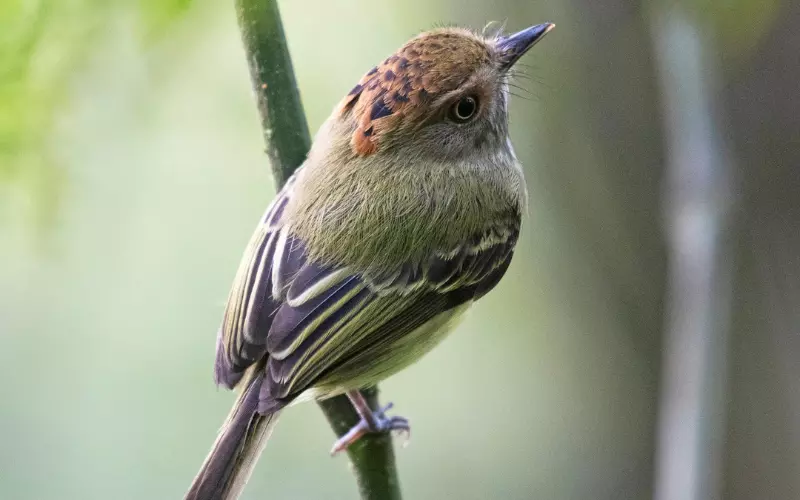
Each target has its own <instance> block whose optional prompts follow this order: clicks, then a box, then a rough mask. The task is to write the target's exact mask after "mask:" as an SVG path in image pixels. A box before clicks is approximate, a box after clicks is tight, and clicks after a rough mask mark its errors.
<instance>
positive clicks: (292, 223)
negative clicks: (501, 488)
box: [185, 23, 555, 500]
mask: <svg viewBox="0 0 800 500" xmlns="http://www.w3.org/2000/svg"><path fill="white" fill-rule="evenodd" d="M554 26H555V25H554V24H552V23H544V24H537V25H535V26H531V27H529V28H527V29H524V30H522V31H519V32H517V33H514V34H510V35H503V34H501V33H494V34H485V33H478V32H475V31H472V30H469V29H466V28H459V27H446V28H437V29H434V30H431V31H427V32H423V33H421V34H419V35H417V36H415V37H413V38H412V39H410V40H409V41H407V42H406V43H405V44H404V45H402V46H401V47H400V48H399V49H398V50H397V51H396V52H395V53H394V54H392V55H390V56H389V57H387V58H386V59H385V60H384V61H383V62H382V63H380V64H378V65H376V66H375V67H373V68H372V69H370V70H369V71H368V72H367V73H366V74H365V75H364V76H363V77H362V78H361V79H360V81H359V82H358V83H357V84H356V85H355V87H353V88H352V90H350V91H349V92H348V93H347V95H346V96H345V97H344V98H343V99H342V100H341V101H340V102H339V103H338V104H337V105H336V106H335V107H334V109H333V112H332V113H331V115H330V117H329V118H328V119H327V120H326V121H325V122H324V123H323V124H322V125H321V127H320V129H319V130H318V132H317V133H316V135H315V137H314V141H313V144H312V146H311V149H310V151H309V153H308V155H307V157H306V160H305V161H304V162H303V164H302V165H301V166H300V167H299V168H298V169H297V170H296V172H295V173H294V174H293V175H292V176H291V177H290V178H289V179H288V181H287V182H286V184H285V185H284V187H283V188H282V189H281V190H280V192H279V193H278V194H277V196H276V197H275V198H274V200H273V201H272V203H271V204H270V205H269V207H268V208H267V210H266V213H265V215H264V216H263V218H262V219H260V221H259V223H258V225H257V228H256V230H255V232H254V234H253V236H252V238H251V240H250V242H249V243H248V246H247V248H246V250H245V252H244V255H243V257H242V260H241V264H240V265H239V268H238V271H237V272H236V275H235V278H234V283H233V286H232V288H231V291H230V294H229V296H228V301H227V305H226V307H225V311H224V315H223V320H222V324H221V327H220V329H219V332H218V335H217V345H216V358H215V362H214V375H215V381H216V383H217V384H218V385H221V386H224V387H226V388H236V389H238V391H239V395H238V398H237V400H236V402H235V404H234V406H233V409H232V410H231V412H230V414H229V415H228V417H227V420H226V421H225V423H224V424H223V426H222V428H221V429H220V431H219V433H218V436H217V439H216V441H215V443H214V445H213V447H212V449H211V451H210V453H209V454H208V456H207V457H206V459H205V461H204V463H203V465H202V467H201V469H200V471H199V473H198V474H197V476H196V477H195V479H194V481H193V482H192V484H191V486H190V489H189V491H188V493H187V494H186V497H185V498H186V499H187V500H230V499H235V498H238V497H239V495H240V494H241V492H242V490H243V488H244V486H245V484H246V482H247V481H248V479H249V477H250V475H251V473H252V470H253V467H254V465H255V463H256V460H257V459H258V457H259V455H260V454H261V452H262V451H263V449H264V447H265V445H266V442H267V440H268V438H269V436H270V434H271V432H272V429H273V428H274V426H275V423H276V422H277V420H278V416H279V415H280V413H281V411H282V410H283V409H284V408H286V407H287V406H289V405H293V404H296V403H298V402H302V401H309V400H319V399H324V398H328V397H332V396H336V395H341V394H346V395H347V396H348V397H349V399H350V401H351V402H352V403H353V406H354V408H355V410H356V411H357V412H358V414H359V416H360V418H361V420H360V422H359V423H358V424H357V425H356V426H355V427H354V428H353V429H351V431H350V432H348V433H347V434H345V435H344V436H343V437H341V438H340V439H339V440H338V441H337V442H336V443H335V445H334V449H333V451H334V452H336V451H341V450H343V449H345V448H347V447H348V446H349V445H350V444H352V443H353V442H355V441H356V440H357V439H359V438H360V437H361V436H363V435H364V434H367V433H371V432H390V431H400V432H404V431H405V432H408V431H410V426H409V422H408V420H407V419H405V418H402V417H399V416H395V417H389V416H387V415H386V410H387V408H383V409H379V410H376V411H373V410H372V409H370V407H369V406H368V404H367V403H366V401H365V400H364V397H363V395H362V394H361V392H360V391H359V390H360V389H363V388H366V387H370V386H372V385H375V384H377V383H378V382H380V381H382V380H384V379H385V378H387V377H389V376H391V375H393V374H395V373H397V372H398V371H400V370H402V369H403V368H405V367H407V366H409V365H411V364H412V363H414V362H415V361H416V360H418V359H419V358H420V357H421V356H422V355H424V354H425V353H427V352H428V351H430V350H431V349H432V348H433V347H434V346H436V345H437V344H438V343H439V342H440V341H441V340H442V339H443V338H444V337H445V336H446V335H447V334H448V333H449V332H450V331H451V330H452V329H453V327H454V326H455V325H456V324H457V322H458V320H459V319H460V318H461V317H462V316H463V314H464V312H465V311H466V310H467V309H469V308H470V306H471V305H472V304H473V303H474V302H475V301H477V300H478V299H480V298H481V297H483V296H484V295H486V294H487V293H488V292H489V291H490V290H492V289H493V288H494V287H495V286H496V285H497V284H498V282H499V281H500V279H501V278H502V277H503V275H504V274H505V273H506V270H507V269H508V267H509V264H510V262H511V259H512V256H513V253H514V247H515V244H516V242H517V239H518V237H519V232H520V227H521V223H522V216H523V214H524V212H525V210H526V206H527V188H526V184H525V179H524V177H523V171H522V167H521V166H520V164H519V162H518V160H517V158H516V155H515V153H514V149H513V147H512V144H511V141H510V138H509V129H508V104H509V79H510V78H512V77H513V70H512V68H513V67H514V65H515V63H516V62H517V61H518V60H519V59H520V58H521V57H522V55H524V54H525V53H526V52H527V51H528V49H530V48H531V47H532V46H533V45H534V44H535V43H537V42H538V41H539V40H541V39H542V37H543V36H545V35H546V34H547V33H548V32H549V31H550V30H551V29H552V28H553V27H554Z"/></svg>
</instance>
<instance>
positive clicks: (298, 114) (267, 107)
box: [236, 0, 400, 500]
mask: <svg viewBox="0 0 800 500" xmlns="http://www.w3.org/2000/svg"><path fill="white" fill-rule="evenodd" d="M236 14H237V17H238V20H239V27H240V29H241V31H242V39H243V41H244V47H245V52H246V54H247V61H248V65H249V67H250V76H251V78H252V82H253V89H254V91H255V95H256V100H257V103H258V110H259V113H260V115H261V126H262V129H263V132H264V141H265V143H266V146H267V154H268V156H269V159H270V164H271V165H272V171H273V175H274V176H275V182H276V184H277V185H278V186H282V185H283V184H284V183H285V182H286V180H287V179H288V178H289V177H290V176H291V175H292V173H293V172H294V170H295V169H297V167H299V166H300V165H301V164H302V163H303V160H305V157H306V154H307V153H308V150H309V148H310V147H311V137H310V136H309V132H308V124H307V123H306V117H305V114H304V113H303V106H302V103H301V102H300V93H299V91H298V88H297V83H296V81H295V77H294V71H293V69H292V61H291V58H290V56H289V50H288V47H287V45H286V37H285V35H284V32H283V25H282V24H281V19H280V14H279V12H278V6H277V0H236ZM364 396H365V397H366V399H367V402H368V403H369V404H370V407H372V408H378V390H377V388H371V389H368V390H365V391H364ZM319 404H320V406H321V407H322V410H323V412H324V413H325V416H326V417H327V419H328V421H329V422H330V424H331V427H332V428H333V430H334V432H336V435H337V436H341V435H343V434H344V433H345V432H347V431H348V430H349V429H350V428H351V427H352V426H354V425H355V424H356V423H358V420H359V418H358V415H357V414H356V412H355V410H354V409H353V406H352V405H351V404H350V401H349V400H348V399H347V397H346V396H338V397H336V398H332V399H329V400H326V401H322V402H320V403H319ZM347 454H348V456H349V457H350V461H351V463H352V464H353V471H354V473H355V476H356V480H357V482H358V488H359V491H360V493H361V498H362V499H364V500H370V499H372V500H399V499H400V482H399V480H398V477H397V467H396V464H395V458H394V450H393V447H392V438H391V435H389V434H373V435H367V436H365V437H363V438H362V439H359V441H358V442H357V443H355V444H354V445H353V446H350V447H349V448H348V450H347Z"/></svg>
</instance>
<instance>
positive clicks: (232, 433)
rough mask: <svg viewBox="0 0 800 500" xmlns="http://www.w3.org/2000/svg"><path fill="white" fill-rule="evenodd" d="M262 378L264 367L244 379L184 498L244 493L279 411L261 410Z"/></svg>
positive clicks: (227, 499) (228, 499)
mask: <svg viewBox="0 0 800 500" xmlns="http://www.w3.org/2000/svg"><path fill="white" fill-rule="evenodd" d="M263 379H264V370H251V371H250V372H249V373H248V374H247V375H246V376H245V379H244V380H242V382H241V386H242V387H243V389H242V392H241V394H240V395H239V399H237V400H236V404H234V406H233V409H231V412H230V414H228V419H227V420H226V421H225V423H224V424H223V426H222V428H221V429H220V431H219V435H218V436H217V440H216V441H215V442H214V447H213V448H211V452H209V454H208V456H207V457H206V460H205V462H203V466H202V467H201V468H200V472H198V473H197V476H196V477H195V478H194V481H192V485H191V487H189V492H188V493H186V497H185V500H234V499H236V498H238V497H239V495H240V494H241V492H242V489H244V485H245V483H246V482H247V480H248V479H249V478H250V474H251V473H252V472H253V467H254V466H255V464H256V461H257V460H258V456H259V455H261V452H262V451H263V449H264V446H266V444H267V439H269V436H270V434H271V433H272V429H273V427H275V423H276V422H277V421H278V415H279V413H280V412H279V411H278V412H275V413H270V414H267V415H260V414H259V413H258V393H259V390H260V388H261V382H262V381H263Z"/></svg>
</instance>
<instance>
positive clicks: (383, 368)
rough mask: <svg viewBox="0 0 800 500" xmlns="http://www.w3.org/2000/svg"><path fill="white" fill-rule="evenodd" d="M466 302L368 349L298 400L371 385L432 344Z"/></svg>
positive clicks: (459, 315)
mask: <svg viewBox="0 0 800 500" xmlns="http://www.w3.org/2000/svg"><path fill="white" fill-rule="evenodd" d="M470 305H471V302H467V303H465V304H462V305H460V306H458V307H455V308H453V309H450V310H449V311H445V312H443V313H441V314H439V315H438V316H435V317H434V318H433V319H431V320H430V321H428V322H427V323H425V324H424V325H422V326H420V327H419V328H417V329H416V330H414V331H412V332H410V333H408V334H407V335H404V336H403V337H402V338H400V339H398V340H397V341H395V342H392V343H390V344H387V345H386V346H383V347H381V348H380V349H377V350H374V351H371V356H370V360H369V361H367V362H365V363H362V364H358V365H356V366H354V367H353V368H352V369H350V370H346V371H341V372H338V373H336V375H335V378H332V379H328V380H324V381H321V382H320V383H319V384H318V385H316V386H315V387H313V388H312V389H309V390H308V391H306V392H305V393H304V394H303V395H302V396H301V397H300V398H298V400H308V399H321V398H327V397H332V396H336V395H338V394H342V393H344V392H346V391H349V390H353V389H361V388H364V387H369V386H371V385H375V384H377V383H378V382H380V381H382V380H384V379H386V378H388V377H390V376H392V375H394V374H395V373H397V372H399V371H401V370H402V369H403V368H406V367H408V366H409V365H411V364H413V363H414V362H416V361H417V360H418V359H420V358H421V357H422V356H423V355H424V354H426V353H428V352H429V351H430V350H431V349H433V348H434V347H436V345H437V344H439V342H441V341H442V340H443V339H444V338H445V337H446V336H447V334H448V333H450V332H451V331H452V330H453V329H454V328H455V327H456V326H457V325H458V323H459V321H460V319H461V318H462V317H463V315H464V312H466V310H467V309H468V308H469V306H470Z"/></svg>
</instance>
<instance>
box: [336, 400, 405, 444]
mask: <svg viewBox="0 0 800 500" xmlns="http://www.w3.org/2000/svg"><path fill="white" fill-rule="evenodd" d="M347 397H348V399H350V402H351V403H353V408H355V410H356V412H357V413H358V416H359V417H361V420H360V421H359V422H358V423H357V424H356V425H354V426H353V428H352V429H350V430H349V431H347V433H346V434H345V435H344V436H342V437H340V438H339V439H338V440H337V441H336V443H334V444H333V448H332V449H331V455H335V454H337V453H339V452H340V451H342V450H346V449H347V447H348V446H350V445H351V444H353V443H355V442H356V441H358V440H359V439H360V438H361V436H363V435H365V434H376V433H381V432H391V431H400V432H402V433H405V434H406V435H407V436H409V437H410V436H411V426H410V425H409V423H408V419H406V418H403V417H387V416H386V412H387V411H389V410H390V409H391V408H392V403H389V404H387V405H386V406H384V407H383V408H381V409H379V410H377V411H372V408H370V407H369V404H367V400H366V399H364V396H363V395H362V394H361V392H360V391H348V392H347ZM407 439H408V438H407Z"/></svg>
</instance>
